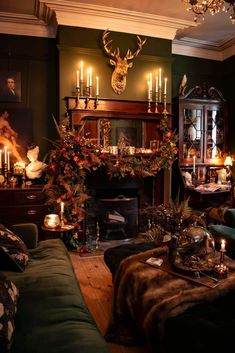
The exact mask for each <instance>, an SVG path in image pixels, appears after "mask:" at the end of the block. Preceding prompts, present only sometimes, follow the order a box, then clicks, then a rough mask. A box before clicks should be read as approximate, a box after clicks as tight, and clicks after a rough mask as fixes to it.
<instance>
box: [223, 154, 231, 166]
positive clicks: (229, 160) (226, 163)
mask: <svg viewBox="0 0 235 353" xmlns="http://www.w3.org/2000/svg"><path fill="white" fill-rule="evenodd" d="M224 165H225V166H226V165H230V166H231V165H233V162H232V158H231V156H229V155H228V156H226V158H225V161H224Z"/></svg>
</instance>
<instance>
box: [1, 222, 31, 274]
mask: <svg viewBox="0 0 235 353" xmlns="http://www.w3.org/2000/svg"><path fill="white" fill-rule="evenodd" d="M28 261H29V252H28V249H27V246H26V245H25V243H24V242H23V240H22V239H20V238H19V237H18V236H17V235H16V234H15V233H13V232H12V231H11V230H10V229H8V228H6V227H5V226H4V225H2V224H0V268H1V269H10V270H16V271H24V269H25V268H26V266H27V264H28Z"/></svg>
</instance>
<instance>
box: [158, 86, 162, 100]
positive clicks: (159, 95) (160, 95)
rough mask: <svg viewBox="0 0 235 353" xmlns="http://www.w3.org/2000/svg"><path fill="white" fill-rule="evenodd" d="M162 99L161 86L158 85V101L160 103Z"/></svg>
mask: <svg viewBox="0 0 235 353" xmlns="http://www.w3.org/2000/svg"><path fill="white" fill-rule="evenodd" d="M161 101H162V88H161V87H159V91H158V102H159V103H160V102H161Z"/></svg>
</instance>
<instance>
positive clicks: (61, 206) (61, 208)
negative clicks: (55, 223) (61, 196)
mask: <svg viewBox="0 0 235 353" xmlns="http://www.w3.org/2000/svg"><path fill="white" fill-rule="evenodd" d="M60 214H61V217H63V214H64V202H61V204H60Z"/></svg>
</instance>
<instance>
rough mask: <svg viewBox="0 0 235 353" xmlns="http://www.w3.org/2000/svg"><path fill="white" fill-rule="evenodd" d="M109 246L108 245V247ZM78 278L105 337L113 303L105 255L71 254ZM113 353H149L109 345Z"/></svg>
mask: <svg viewBox="0 0 235 353" xmlns="http://www.w3.org/2000/svg"><path fill="white" fill-rule="evenodd" d="M106 246H107V245H106ZM70 257H71V260H72V263H73V266H74V271H75V274H76V277H77V279H78V281H79V283H80V286H81V290H82V293H83V295H84V299H85V302H86V304H87V306H88V308H89V310H90V312H91V314H92V316H93V317H94V319H95V321H96V324H97V326H98V328H99V329H100V331H101V333H102V334H103V335H104V334H105V332H106V329H107V327H108V323H109V319H110V315H111V311H112V303H113V285H112V276H111V273H110V271H109V269H108V268H107V266H106V265H105V262H104V258H103V255H100V256H90V257H81V256H79V254H78V253H77V252H70ZM108 345H109V346H110V348H111V351H112V353H149V350H148V349H147V347H142V346H141V347H127V346H122V345H118V344H111V343H108Z"/></svg>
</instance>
